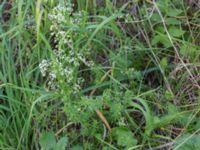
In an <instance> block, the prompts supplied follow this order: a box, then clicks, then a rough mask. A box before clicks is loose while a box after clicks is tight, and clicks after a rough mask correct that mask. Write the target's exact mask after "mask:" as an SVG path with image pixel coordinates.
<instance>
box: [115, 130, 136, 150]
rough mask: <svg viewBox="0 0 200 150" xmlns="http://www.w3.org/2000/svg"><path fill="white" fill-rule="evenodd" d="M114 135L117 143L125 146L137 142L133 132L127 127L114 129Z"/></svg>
mask: <svg viewBox="0 0 200 150" xmlns="http://www.w3.org/2000/svg"><path fill="white" fill-rule="evenodd" d="M113 136H114V138H115V139H116V140H117V144H118V145H119V146H123V147H130V146H134V145H136V144H137V140H136V139H135V138H134V136H133V134H132V132H131V131H130V130H129V129H128V128H126V127H117V128H114V129H113Z"/></svg>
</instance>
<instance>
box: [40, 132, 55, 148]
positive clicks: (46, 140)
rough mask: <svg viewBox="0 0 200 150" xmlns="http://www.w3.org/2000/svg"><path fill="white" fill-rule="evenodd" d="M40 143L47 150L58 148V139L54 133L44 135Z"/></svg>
mask: <svg viewBox="0 0 200 150" xmlns="http://www.w3.org/2000/svg"><path fill="white" fill-rule="evenodd" d="M39 143H40V146H41V147H42V148H43V149H45V150H49V149H53V148H54V147H55V146H56V138H55V136H54V134H53V133H52V132H46V133H42V135H41V137H40V142H39Z"/></svg>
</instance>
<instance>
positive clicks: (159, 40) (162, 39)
mask: <svg viewBox="0 0 200 150" xmlns="http://www.w3.org/2000/svg"><path fill="white" fill-rule="evenodd" d="M151 44H152V45H156V44H163V45H164V47H166V48H169V47H171V46H172V44H171V42H170V41H169V39H168V37H167V36H165V35H156V36H154V37H153V39H152V41H151Z"/></svg>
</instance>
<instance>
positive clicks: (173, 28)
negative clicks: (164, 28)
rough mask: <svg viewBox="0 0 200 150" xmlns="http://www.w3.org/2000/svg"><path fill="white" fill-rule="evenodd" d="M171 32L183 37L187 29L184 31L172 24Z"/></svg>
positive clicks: (174, 35) (173, 34) (175, 35)
mask: <svg viewBox="0 0 200 150" xmlns="http://www.w3.org/2000/svg"><path fill="white" fill-rule="evenodd" d="M169 33H170V35H171V36H173V37H181V36H182V35H183V34H184V33H185V31H183V30H182V29H180V28H177V27H174V26H172V27H170V28H169Z"/></svg>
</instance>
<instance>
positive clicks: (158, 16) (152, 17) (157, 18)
mask: <svg viewBox="0 0 200 150" xmlns="http://www.w3.org/2000/svg"><path fill="white" fill-rule="evenodd" d="M151 19H152V20H153V21H156V22H157V21H161V18H160V15H159V14H158V13H154V14H153V15H152V16H151Z"/></svg>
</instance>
